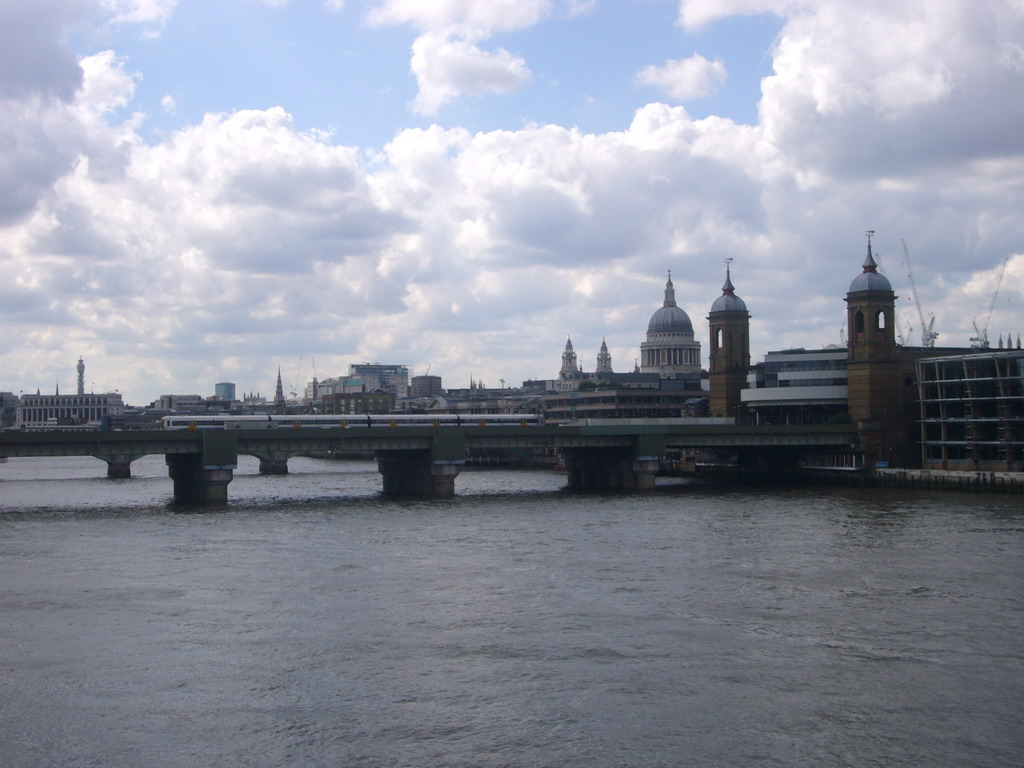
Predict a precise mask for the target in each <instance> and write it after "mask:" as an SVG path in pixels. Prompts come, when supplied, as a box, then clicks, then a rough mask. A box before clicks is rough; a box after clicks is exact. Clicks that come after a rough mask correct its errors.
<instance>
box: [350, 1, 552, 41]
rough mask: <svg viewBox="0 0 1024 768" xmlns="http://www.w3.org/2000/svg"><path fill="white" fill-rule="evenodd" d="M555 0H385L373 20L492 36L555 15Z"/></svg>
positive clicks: (370, 13)
mask: <svg viewBox="0 0 1024 768" xmlns="http://www.w3.org/2000/svg"><path fill="white" fill-rule="evenodd" d="M554 5H555V4H554V3H553V2H552V0H435V1H434V2H422V0H383V1H382V2H379V3H378V4H377V5H376V6H374V7H373V8H371V10H370V12H369V14H368V19H369V21H370V23H372V24H411V25H412V26H414V27H416V28H417V29H420V30H424V31H438V30H452V29H455V30H462V31H471V32H473V33H474V34H482V35H485V36H489V35H490V34H492V33H494V32H499V31H509V30H514V29H523V28H525V27H531V26H533V25H534V24H536V23H537V22H539V21H540V20H542V19H544V18H546V17H547V16H549V15H551V13H552V12H553V10H554Z"/></svg>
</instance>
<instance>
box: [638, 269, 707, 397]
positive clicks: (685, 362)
mask: <svg viewBox="0 0 1024 768" xmlns="http://www.w3.org/2000/svg"><path fill="white" fill-rule="evenodd" d="M640 370H641V371H642V372H643V373H657V374H659V375H660V376H661V377H662V378H663V379H671V378H675V377H676V375H677V374H688V373H689V374H692V373H700V342H699V341H696V340H695V339H694V338H693V323H691V322H690V316H689V315H687V314H686V313H685V312H684V311H683V310H682V309H680V308H679V307H678V306H676V290H675V287H674V286H673V285H672V271H671V270H669V273H668V282H667V283H666V284H665V303H664V304H663V305H662V307H661V309H659V310H658V311H657V312H655V313H654V314H653V315H651V322H649V323H648V324H647V341H645V342H643V343H642V344H641V345H640Z"/></svg>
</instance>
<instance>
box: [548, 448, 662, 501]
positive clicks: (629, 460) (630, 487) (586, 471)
mask: <svg viewBox="0 0 1024 768" xmlns="http://www.w3.org/2000/svg"><path fill="white" fill-rule="evenodd" d="M658 465H659V460H658V457H655V456H643V457H636V456H634V455H633V452H632V451H631V450H628V449H627V450H625V451H622V450H619V451H615V450H606V449H593V448H587V449H567V450H566V451H565V468H566V472H567V474H568V479H569V488H571V489H573V490H579V491H598V490H623V491H644V490H651V489H653V488H654V476H655V475H656V474H657V472H658Z"/></svg>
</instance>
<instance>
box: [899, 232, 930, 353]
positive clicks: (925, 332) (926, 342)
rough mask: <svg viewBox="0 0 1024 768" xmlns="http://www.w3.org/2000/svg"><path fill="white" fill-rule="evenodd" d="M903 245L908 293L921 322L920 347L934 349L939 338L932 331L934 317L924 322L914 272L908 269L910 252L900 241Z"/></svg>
mask: <svg viewBox="0 0 1024 768" xmlns="http://www.w3.org/2000/svg"><path fill="white" fill-rule="evenodd" d="M900 242H901V243H903V261H904V263H905V264H906V265H907V277H909V278H910V293H911V295H912V296H913V298H914V306H915V307H917V316H918V318H919V319H920V320H921V346H922V347H934V346H935V340H936V339H937V338H939V334H938V333H937V332H936V331H935V330H933V329H934V327H935V315H934V314H932V313H929V315H931V319H930V320H929V321H928V322H925V320H924V310H922V309H921V297H920V296H918V294H917V283H915V282H914V271H913V270H912V269H911V268H910V251H909V250H907V241H906V240H903V239H902V238H901V239H900Z"/></svg>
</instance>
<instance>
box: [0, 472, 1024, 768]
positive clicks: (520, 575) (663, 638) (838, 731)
mask: <svg viewBox="0 0 1024 768" xmlns="http://www.w3.org/2000/svg"><path fill="white" fill-rule="evenodd" d="M242 460H243V462H245V463H243V465H242V466H241V467H240V468H239V470H238V471H237V472H236V475H235V479H234V481H233V482H232V483H231V485H230V487H229V495H230V497H231V502H230V504H229V505H228V507H227V509H226V510H222V511H216V512H208V513H202V514H196V513H189V512H182V511H181V510H180V509H178V508H175V507H174V506H173V505H172V504H170V503H169V501H170V496H171V483H170V480H169V479H168V478H167V472H166V467H165V466H164V464H163V461H162V459H161V458H160V457H147V458H144V459H140V460H139V461H137V462H135V464H134V465H133V472H134V475H135V476H134V477H133V478H132V479H130V480H108V479H107V478H106V477H105V476H104V475H105V465H103V464H102V463H101V462H99V461H96V460H94V459H88V458H66V459H20V460H19V459H11V460H10V461H9V462H8V463H6V464H0V765H3V766H11V767H12V768H22V767H26V766H40V767H44V766H45V767H46V768H51V767H52V766H75V767H79V766H97V767H100V766H102V767H103V768H119V767H121V766H124V767H126V768H127V767H132V768H135V767H138V766H146V767H147V768H164V767H168V768H171V767H175V768H177V767H178V766H181V767H186V766H189V767H190V766H219V767H231V766H382V767H383V766H387V767H388V768H392V767H396V766H410V767H413V766H415V767H417V768H419V767H421V766H426V767H431V766H467V767H468V766H473V767H477V766H479V767H481V768H485V767H487V768H490V767H496V766H552V767H553V768H554V767H556V766H557V767H558V768H574V767H576V766H579V767H581V768H582V767H583V766H586V767H587V768H600V767H602V766H637V767H642V768H656V767H658V766H759V767H760V766H786V767H787V768H789V767H792V766H885V767H886V768H889V767H891V766H915V768H917V767H919V766H950V767H951V768H952V767H954V766H955V767H956V768H964V767H965V766H1012V765H1022V764H1024V728H1022V726H1024V722H1022V721H1024V716H1022V711H1024V664H1022V659H1024V634H1022V629H1024V570H1022V567H1021V566H1022V554H1024V505H1022V503H1021V500H1020V498H1019V497H1010V496H981V495H969V494H959V493H947V494H941V493H937V492H915V491H890V490H885V491H881V490H862V489H793V490H785V489H782V490H780V489H742V490H740V489H723V488H718V489H714V488H701V487H697V486H688V485H680V484H666V485H660V486H659V487H658V488H657V489H656V490H655V491H654V492H653V493H649V494H620V495H580V494H570V493H568V492H566V491H565V490H564V489H563V486H564V484H565V478H564V476H561V475H558V474H555V473H550V472H535V471H504V470H495V471H480V472H465V473H463V474H462V475H461V476H460V477H459V478H458V480H457V481H456V488H457V494H458V495H457V497H456V498H454V499H449V500H438V501H393V500H386V499H383V498H381V497H380V496H379V494H378V491H379V488H380V476H379V475H378V474H377V472H376V470H375V465H374V464H372V463H369V462H352V463H341V462H327V461H317V460H313V459H293V460H292V461H291V462H290V468H291V472H292V473H291V474H290V475H288V476H284V477H280V476H279V477H262V476H259V475H258V474H257V473H256V463H255V460H252V461H251V462H250V461H249V460H248V458H247V457H242Z"/></svg>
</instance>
